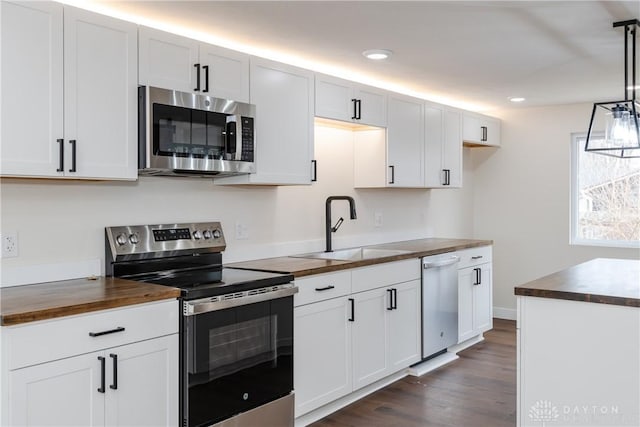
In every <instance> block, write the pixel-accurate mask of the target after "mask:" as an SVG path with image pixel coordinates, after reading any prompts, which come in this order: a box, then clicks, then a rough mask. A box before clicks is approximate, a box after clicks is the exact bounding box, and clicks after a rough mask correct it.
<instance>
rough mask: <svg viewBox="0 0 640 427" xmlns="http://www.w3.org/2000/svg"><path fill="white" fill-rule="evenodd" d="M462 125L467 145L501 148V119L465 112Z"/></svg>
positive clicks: (463, 137)
mask: <svg viewBox="0 0 640 427" xmlns="http://www.w3.org/2000/svg"><path fill="white" fill-rule="evenodd" d="M462 123H463V127H462V139H463V140H464V142H465V143H466V144H467V145H470V146H474V145H487V146H495V147H499V146H500V120H499V119H496V118H494V117H489V116H484V115H482V114H477V113H471V112H468V111H465V112H464V114H463V119H462Z"/></svg>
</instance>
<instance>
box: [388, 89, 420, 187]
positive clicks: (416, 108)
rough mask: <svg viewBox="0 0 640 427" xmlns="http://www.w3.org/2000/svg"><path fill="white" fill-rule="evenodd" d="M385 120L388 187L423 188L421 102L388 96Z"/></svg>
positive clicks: (398, 96)
mask: <svg viewBox="0 0 640 427" xmlns="http://www.w3.org/2000/svg"><path fill="white" fill-rule="evenodd" d="M387 117H388V123H387V162H388V165H387V166H388V173H389V174H390V176H389V179H388V181H387V182H388V183H389V186H390V187H422V186H424V175H423V173H424V165H423V158H424V102H423V101H422V100H419V99H414V98H409V97H404V96H401V95H395V94H393V95H390V96H389V114H388V116H387Z"/></svg>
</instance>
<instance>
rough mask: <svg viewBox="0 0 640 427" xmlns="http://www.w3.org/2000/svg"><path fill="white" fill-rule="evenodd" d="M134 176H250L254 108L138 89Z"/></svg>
mask: <svg viewBox="0 0 640 427" xmlns="http://www.w3.org/2000/svg"><path fill="white" fill-rule="evenodd" d="M138 101H139V102H138V115H139V126H138V131H139V135H138V169H139V171H138V173H139V174H140V175H170V176H175V175H183V176H223V175H239V174H247V173H253V172H255V162H254V158H255V148H256V147H255V131H254V129H255V128H254V120H255V106H254V105H251V104H246V103H242V102H237V101H233V100H228V99H220V98H214V97H211V96H205V95H196V94H193V93H186V92H178V91H174V90H167V89H161V88H156V87H149V86H141V87H139V88H138Z"/></svg>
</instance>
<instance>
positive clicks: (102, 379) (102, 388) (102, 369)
mask: <svg viewBox="0 0 640 427" xmlns="http://www.w3.org/2000/svg"><path fill="white" fill-rule="evenodd" d="M98 360H99V361H100V388H98V392H99V393H104V364H105V360H104V357H102V356H98Z"/></svg>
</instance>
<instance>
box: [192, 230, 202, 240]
mask: <svg viewBox="0 0 640 427" xmlns="http://www.w3.org/2000/svg"><path fill="white" fill-rule="evenodd" d="M193 238H194V239H196V240H200V239H201V238H202V234H200V231H198V230H196V231H194V232H193Z"/></svg>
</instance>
